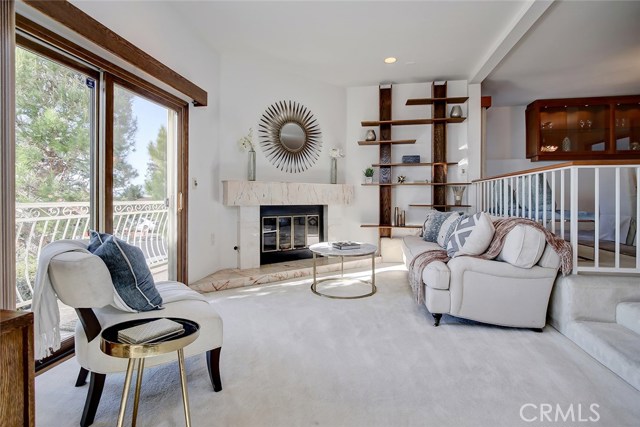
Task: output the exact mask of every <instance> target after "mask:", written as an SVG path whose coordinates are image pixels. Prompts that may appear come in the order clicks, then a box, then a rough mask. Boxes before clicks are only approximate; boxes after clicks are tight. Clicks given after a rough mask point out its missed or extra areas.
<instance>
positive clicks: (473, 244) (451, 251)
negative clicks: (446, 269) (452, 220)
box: [447, 212, 495, 258]
mask: <svg viewBox="0 0 640 427" xmlns="http://www.w3.org/2000/svg"><path fill="white" fill-rule="evenodd" d="M494 232H495V228H494V226H493V223H492V222H491V219H490V218H489V215H487V214H486V213H484V212H478V213H477V214H475V215H472V216H469V217H467V218H464V219H462V220H460V222H458V225H457V226H456V229H455V231H454V232H453V233H452V234H451V238H450V239H449V243H447V254H448V255H449V256H450V257H452V258H453V257H456V256H460V255H480V254H482V253H484V251H486V250H487V248H488V247H489V245H490V244H491V240H492V239H493V233H494Z"/></svg>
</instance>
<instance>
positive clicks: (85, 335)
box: [48, 241, 222, 427]
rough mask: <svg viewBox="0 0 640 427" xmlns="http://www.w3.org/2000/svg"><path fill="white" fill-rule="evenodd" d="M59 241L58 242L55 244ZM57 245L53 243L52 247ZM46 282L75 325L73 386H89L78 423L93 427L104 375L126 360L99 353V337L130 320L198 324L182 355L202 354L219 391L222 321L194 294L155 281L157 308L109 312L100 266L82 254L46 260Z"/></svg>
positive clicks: (110, 296)
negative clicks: (72, 315) (165, 319)
mask: <svg viewBox="0 0 640 427" xmlns="http://www.w3.org/2000/svg"><path fill="white" fill-rule="evenodd" d="M60 242H64V241H60ZM58 243H59V242H53V243H51V245H56V244H58ZM48 273H49V279H50V281H51V284H52V286H53V289H54V291H55V293H56V294H57V296H58V298H59V299H60V301H62V302H63V303H64V304H66V305H68V306H70V307H73V308H75V309H76V312H77V314H78V318H79V319H80V321H79V322H78V324H77V325H76V332H75V352H76V358H77V360H78V363H79V364H80V366H81V369H80V373H79V375H78V379H77V381H76V387H80V386H82V385H84V384H85V383H86V379H87V376H88V375H89V373H90V374H91V377H90V384H89V390H88V392H87V400H86V402H85V406H84V412H83V414H82V418H81V421H80V425H81V426H83V427H85V426H89V425H91V424H92V423H93V420H94V418H95V415H96V410H97V409H98V404H99V403H100V397H101V395H102V389H103V386H104V383H105V378H106V374H108V373H113V372H124V371H126V369H127V360H126V359H121V358H116V357H111V356H107V355H106V354H104V353H103V352H102V351H101V350H100V333H101V332H102V330H103V329H104V328H106V327H108V326H111V325H113V324H116V323H120V322H124V321H127V320H132V319H140V318H147V317H159V316H162V317H182V318H186V319H190V320H194V321H196V322H198V324H199V325H200V334H199V336H198V338H197V339H196V341H195V342H193V343H192V344H190V345H188V346H187V347H186V348H185V349H184V352H185V356H191V355H195V354H199V353H203V352H206V353H207V357H206V359H207V367H208V370H209V376H210V379H211V384H212V385H213V389H214V391H220V390H222V382H221V379H220V364H219V363H220V350H221V347H222V319H221V318H220V316H219V315H218V313H217V312H216V310H215V309H214V308H213V307H212V306H211V304H209V303H208V302H207V301H206V300H205V299H204V298H203V297H202V296H201V295H200V294H198V293H197V292H195V291H193V290H191V289H189V288H188V287H187V286H185V285H184V284H182V283H179V282H158V283H156V286H157V289H158V291H159V293H160V295H161V296H162V298H163V301H164V303H163V307H164V309H162V310H152V311H146V312H140V313H132V312H125V311H121V310H119V309H117V308H115V307H114V306H113V305H112V303H113V301H114V293H115V291H114V288H113V285H112V283H111V276H110V274H109V270H108V269H107V267H106V265H105V264H104V262H103V261H102V260H101V259H100V258H99V257H97V256H95V255H92V254H90V253H84V252H65V253H62V254H60V255H57V256H55V257H53V258H52V259H51V261H50V262H49V269H48ZM174 360H177V358H176V353H175V352H172V353H169V354H164V355H161V356H157V357H152V358H149V359H147V360H146V361H145V365H146V366H153V365H158V364H162V363H167V362H171V361H174Z"/></svg>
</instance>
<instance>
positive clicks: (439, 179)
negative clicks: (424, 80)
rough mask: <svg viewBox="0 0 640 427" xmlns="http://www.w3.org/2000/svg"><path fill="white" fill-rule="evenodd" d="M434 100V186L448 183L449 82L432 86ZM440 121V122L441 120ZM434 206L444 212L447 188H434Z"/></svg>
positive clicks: (432, 178)
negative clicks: (447, 119) (447, 120)
mask: <svg viewBox="0 0 640 427" xmlns="http://www.w3.org/2000/svg"><path fill="white" fill-rule="evenodd" d="M431 97H432V98H433V100H434V101H433V138H432V139H431V153H432V162H433V166H432V168H431V182H432V183H434V184H438V183H445V182H447V122H446V120H443V119H446V118H447V99H446V98H447V82H444V84H440V85H437V84H435V83H433V84H432V86H431ZM439 119H440V120H439ZM433 204H434V205H436V206H437V207H436V208H435V209H437V210H439V211H444V210H446V208H444V207H439V206H438V205H440V206H444V205H446V204H447V186H445V185H434V186H433Z"/></svg>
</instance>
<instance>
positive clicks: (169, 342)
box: [100, 317, 200, 427]
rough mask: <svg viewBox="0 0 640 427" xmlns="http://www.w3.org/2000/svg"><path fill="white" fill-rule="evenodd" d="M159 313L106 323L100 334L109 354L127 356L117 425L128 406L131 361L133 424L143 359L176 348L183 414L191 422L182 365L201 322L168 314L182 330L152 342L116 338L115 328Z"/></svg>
mask: <svg viewBox="0 0 640 427" xmlns="http://www.w3.org/2000/svg"><path fill="white" fill-rule="evenodd" d="M158 319H159V318H158V317H154V318H148V319H136V320H130V321H128V322H122V323H118V324H115V325H113V326H109V327H108V328H106V329H105V330H104V331H102V334H101V336H100V349H101V350H102V351H103V352H104V353H105V354H108V355H109V356H113V357H121V358H125V359H129V364H128V365H127V375H126V377H125V380H124V388H123V390H122V402H120V412H119V413H118V427H122V425H123V422H124V413H125V410H126V408H127V398H128V397H129V388H130V387H131V377H132V376H133V368H134V365H135V364H136V362H137V364H138V375H137V377H136V391H135V396H134V399H133V415H132V421H131V425H132V426H135V425H136V418H137V415H138V404H139V401H140V385H141V384H142V373H143V372H144V359H145V358H147V357H153V356H159V355H161V354H165V353H170V352H172V351H176V352H177V353H178V366H179V368H180V384H181V386H182V403H183V405H184V418H185V422H186V425H187V427H190V426H191V414H190V411H189V396H188V394H187V377H186V374H185V369H184V348H185V347H186V346H187V345H189V344H191V343H192V342H194V341H195V340H196V338H198V335H199V334H200V325H198V324H197V323H196V322H194V321H192V320H187V319H181V318H176V317H169V319H170V320H173V321H174V322H178V323H180V324H181V325H182V326H183V327H184V332H183V333H181V334H180V335H176V336H173V337H169V338H164V339H160V340H158V341H156V342H153V343H144V344H127V343H123V342H121V341H119V340H118V331H121V330H123V329H127V328H130V327H132V326H138V325H141V324H144V323H148V322H151V321H153V320H158Z"/></svg>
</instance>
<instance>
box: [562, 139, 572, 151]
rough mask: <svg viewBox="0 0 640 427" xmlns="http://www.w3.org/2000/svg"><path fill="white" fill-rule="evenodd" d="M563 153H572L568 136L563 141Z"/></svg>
mask: <svg viewBox="0 0 640 427" xmlns="http://www.w3.org/2000/svg"><path fill="white" fill-rule="evenodd" d="M562 151H571V140H570V139H569V137H568V136H565V138H564V139H563V140H562Z"/></svg>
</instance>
